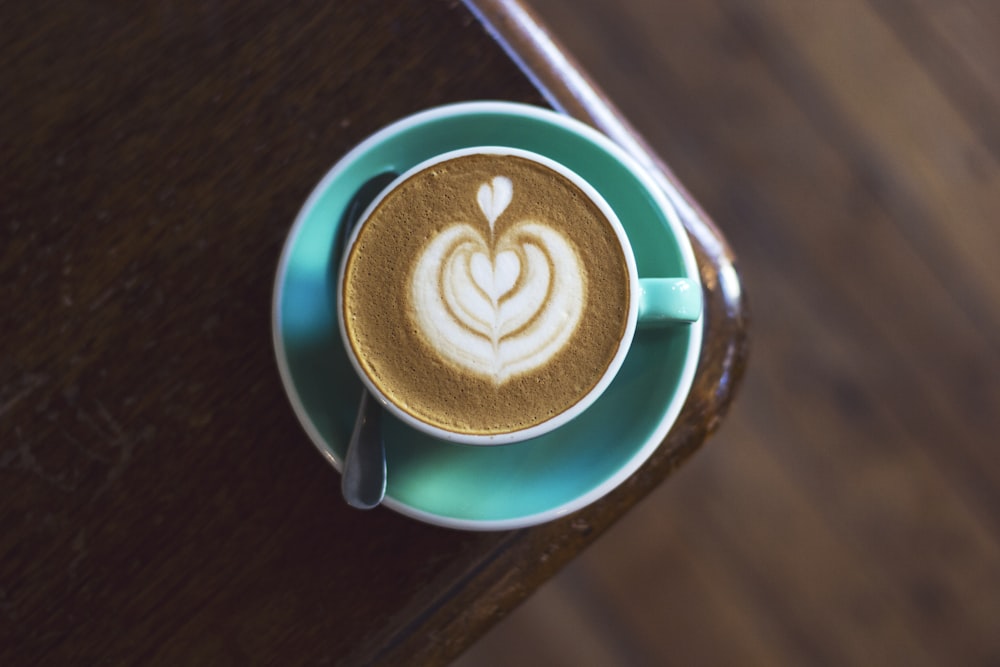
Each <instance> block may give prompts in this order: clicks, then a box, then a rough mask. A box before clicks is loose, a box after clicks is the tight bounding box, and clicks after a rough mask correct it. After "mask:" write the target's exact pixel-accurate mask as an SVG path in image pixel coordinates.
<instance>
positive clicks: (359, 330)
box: [337, 146, 701, 445]
mask: <svg viewBox="0 0 1000 667" xmlns="http://www.w3.org/2000/svg"><path fill="white" fill-rule="evenodd" d="M344 256H345V259H344V261H343V263H342V265H341V271H340V273H339V280H338V288H337V303H338V310H337V315H338V323H339V328H340V333H341V337H342V340H343V343H344V348H345V350H346V352H347V354H348V357H349V358H350V361H351V363H352V365H353V367H354V369H355V371H356V372H357V374H358V377H359V378H360V379H361V381H362V382H363V383H364V384H365V386H366V387H367V389H368V391H369V392H371V394H372V396H374V397H375V399H376V400H378V401H379V402H380V403H382V405H383V406H385V407H386V408H387V409H389V410H390V411H391V412H392V413H393V414H394V415H395V417H396V418H398V419H400V420H401V421H402V422H404V423H405V424H406V425H407V426H409V427H411V428H413V429H416V430H419V431H423V432H425V433H427V434H428V435H430V436H432V437H434V438H439V439H441V440H446V441H451V442H457V443H461V444H465V445H508V444H511V443H515V442H520V441H524V440H531V439H533V438H537V437H539V436H541V435H544V434H546V433H548V432H550V431H553V430H555V429H558V428H560V427H562V426H564V425H565V424H567V423H568V422H570V421H571V420H573V419H575V418H576V417H578V416H579V415H580V414H582V413H583V412H584V411H585V410H587V408H589V407H590V406H591V405H592V404H593V403H594V401H596V400H597V399H598V398H599V397H600V396H601V394H603V393H604V392H605V391H606V390H607V389H608V387H609V386H611V384H612V381H613V380H614V378H615V376H616V375H617V373H618V371H619V369H620V368H621V365H622V363H623V362H624V361H625V358H626V356H627V355H628V351H629V348H630V347H631V345H632V340H633V336H634V333H635V330H636V327H637V325H638V324H643V325H647V326H651V325H658V326H682V325H689V324H690V323H692V322H694V321H695V320H697V319H698V318H699V317H700V315H701V290H700V288H699V285H698V283H697V282H696V281H694V280H692V279H690V278H688V277H640V276H639V272H638V269H637V268H636V263H635V256H634V253H633V250H632V245H631V242H630V240H629V237H628V235H627V233H626V232H625V229H624V228H623V226H622V224H621V222H620V221H619V219H618V215H617V214H616V213H615V211H614V209H613V208H612V207H611V206H610V205H609V204H608V203H607V201H606V200H605V199H604V197H602V196H601V194H600V192H598V191H597V189H596V188H594V187H593V186H592V185H591V184H590V183H588V182H587V181H586V180H584V179H583V178H582V177H580V176H579V175H578V174H576V173H575V172H574V171H573V170H571V169H569V168H568V167H566V166H565V165H562V164H560V163H558V162H556V161H555V160H552V159H551V158H548V157H546V156H544V155H541V154H539V153H536V152H533V151H527V150H524V149H520V148H511V147H504V146H472V147H468V148H461V149H457V150H452V151H448V152H446V153H443V154H440V155H436V156H434V157H432V158H430V159H428V160H425V161H423V162H421V163H420V164H418V165H416V166H414V167H412V168H410V169H408V170H407V171H406V172H405V173H404V174H402V175H400V176H399V177H398V178H396V179H395V180H394V181H393V182H392V183H391V184H389V185H388V186H387V187H386V188H385V189H384V190H383V191H382V192H381V193H380V194H379V195H378V196H377V197H376V198H375V200H374V201H373V202H372V203H371V204H370V205H369V206H368V208H367V210H366V211H365V212H364V213H363V214H362V215H361V218H360V224H358V225H357V226H356V227H354V229H353V231H352V233H351V234H350V236H349V238H348V240H347V243H346V247H345V249H344Z"/></svg>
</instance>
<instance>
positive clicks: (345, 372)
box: [273, 102, 702, 530]
mask: <svg viewBox="0 0 1000 667" xmlns="http://www.w3.org/2000/svg"><path fill="white" fill-rule="evenodd" d="M487 145H492V146H511V147H515V148H521V149H525V150H529V151H534V152H535V153H539V154H541V155H544V156H546V157H549V158H551V159H553V160H556V161H558V162H561V163H562V164H564V165H566V166H567V167H569V168H570V169H572V170H573V171H575V172H576V173H577V174H579V175H580V176H582V177H583V178H584V179H586V180H587V181H589V182H590V183H591V184H592V185H593V186H594V187H595V188H596V189H597V190H598V191H599V192H600V193H601V194H602V195H603V196H604V198H605V199H606V200H607V201H608V203H609V204H610V205H611V206H612V208H614V210H615V212H616V213H617V214H618V216H619V218H620V219H621V222H622V225H623V226H624V227H625V231H626V233H627V234H628V237H629V239H630V241H631V243H632V246H633V250H634V253H635V259H636V264H637V266H638V270H639V276H640V277H675V276H683V277H687V278H692V279H694V280H698V271H697V266H696V264H695V260H694V255H693V253H692V251H691V248H690V245H689V243H688V239H687V236H686V233H685V232H684V229H683V227H682V226H681V224H680V222H679V221H678V219H677V216H676V213H675V212H674V210H673V209H672V207H671V206H670V204H669V203H668V201H667V199H666V197H665V195H664V194H663V193H662V191H660V190H659V189H658V187H657V186H656V185H655V184H654V182H653V181H652V179H650V178H649V177H648V175H646V174H645V172H644V171H643V170H642V169H641V168H640V167H639V166H638V165H637V164H636V163H635V162H634V160H632V159H631V158H630V157H629V156H628V155H627V154H625V152H624V151H622V150H621V149H620V148H619V147H618V146H617V145H616V144H613V143H612V142H611V141H610V140H608V139H607V138H606V137H605V136H604V135H602V134H599V133H598V132H596V131H594V130H593V129H591V128H589V127H587V126H585V125H583V124H581V123H578V122H576V121H574V120H572V119H569V118H567V117H566V116H563V115H560V114H557V113H555V112H552V111H548V110H545V109H540V108H537V107H532V106H526V105H520V104H512V103H506V102H470V103H464V104H456V105H450V106H446V107H438V108H435V109H430V110H428V111H425V112H422V113H419V114H416V115H414V116H410V117H407V118H405V119H403V120H401V121H398V122H397V123H394V124H393V125H390V126H389V127H387V128H385V129H383V130H381V131H380V132H378V133H376V134H374V135H372V136H371V137H369V138H368V139H367V140H366V141H364V142H363V143H362V144H360V145H359V146H357V147H356V148H355V149H354V150H352V151H351V152H350V153H348V154H347V155H346V156H344V157H343V158H342V159H341V160H340V161H339V162H338V163H337V164H336V165H335V166H334V167H333V168H332V169H331V171H330V172H329V173H327V175H326V176H325V177H324V178H323V180H322V181H321V182H320V183H319V185H318V186H317V187H316V189H315V190H314V191H313V193H312V195H311V196H310V197H309V199H308V200H307V201H306V203H305V205H304V206H303V208H302V210H301V212H300V213H299V215H298V217H297V219H296V220H295V223H294V225H293V227H292V229H291V232H290V233H289V236H288V240H287V241H286V244H285V248H284V251H283V253H282V257H281V261H280V265H279V267H278V272H277V277H276V281H275V289H274V312H273V335H274V345H275V353H276V356H277V361H278V368H279V370H280V373H281V378H282V381H283V383H284V386H285V389H286V391H287V393H288V397H289V400H290V401H291V404H292V407H293V409H294V410H295V414H296V415H297V416H298V418H299V420H300V421H301V423H302V425H303V427H304V428H305V430H306V432H307V433H308V435H309V437H310V439H311V440H312V442H313V443H314V444H315V446H316V447H317V448H318V449H319V451H320V452H321V453H322V454H323V455H324V456H325V457H326V458H327V460H329V461H330V462H331V463H332V464H333V465H334V467H336V468H337V469H338V470H340V469H341V462H342V461H343V456H344V453H345V451H346V447H347V440H348V438H349V437H350V434H351V429H352V427H353V423H354V418H355V413H356V411H357V407H358V400H359V398H360V396H361V382H360V380H359V379H358V378H357V376H356V375H355V374H354V371H353V369H352V367H351V364H350V362H349V361H348V359H347V355H346V354H345V352H344V349H343V347H342V344H341V340H340V334H339V331H338V327H337V317H336V304H335V298H336V279H337V271H338V268H339V257H337V256H336V255H337V252H336V251H335V250H334V247H335V245H336V243H337V238H338V228H339V226H340V224H341V223H340V221H341V217H342V215H343V213H344V211H345V208H346V207H347V205H348V203H349V202H350V200H351V199H352V197H353V196H354V194H355V192H356V191H357V190H358V188H360V187H361V186H362V185H363V184H364V183H365V182H366V181H368V179H370V178H371V177H373V176H375V175H377V174H380V173H383V172H386V171H394V172H396V173H402V172H405V171H406V170H407V169H409V168H410V167H412V166H414V165H416V164H419V163H420V162H423V161H424V160H426V159H428V158H430V157H433V156H434V155H437V154H440V153H444V152H446V151H450V150H454V149H458V148H466V147H471V146H487ZM701 339H702V320H699V321H697V322H695V323H694V324H692V325H679V326H672V327H667V328H640V329H639V330H638V331H637V332H636V335H635V338H634V341H633V344H632V347H631V349H630V350H629V353H628V356H627V358H626V360H625V363H624V365H623V366H622V368H621V370H620V371H619V373H618V376H617V377H616V378H615V380H614V382H613V383H612V384H611V386H610V387H609V388H608V390H607V391H606V392H605V393H604V395H602V396H601V397H600V398H599V399H598V400H597V401H596V402H595V403H594V404H593V405H592V406H591V407H590V408H588V409H587V410H586V411H584V412H583V413H582V414H581V415H580V416H579V417H577V418H576V419H575V420H573V421H571V422H570V423H569V424H567V425H565V426H563V427H561V428H559V429H557V430H556V431H553V432H551V433H548V434H546V435H543V436H541V437H538V438H535V439H533V440H528V441H525V442H520V443H516V444H511V445H503V446H471V445H458V444H452V443H447V442H443V441H440V440H436V439H434V438H432V437H430V436H427V435H424V434H421V433H420V432H418V431H415V430H413V429H410V428H409V427H407V426H405V425H403V424H402V423H401V422H399V421H398V420H396V419H395V418H393V417H391V416H390V415H388V414H385V415H384V417H383V418H384V423H383V430H384V435H385V445H386V462H387V468H388V487H387V494H386V499H385V503H384V504H385V505H386V506H387V507H389V508H391V509H393V510H395V511H397V512H400V513H402V514H404V515H407V516H410V517H413V518H415V519H418V520H421V521H426V522H428V523H432V524H436V525H440V526H446V527H451V528H460V529H467V530H469V529H471V530H503V529H511V528H519V527H524V526H529V525H534V524H538V523H542V522H545V521H550V520H552V519H555V518H558V517H560V516H564V515H566V514H568V513H570V512H572V511H575V510H577V509H580V508H581V507H584V506H585V505H587V504H589V503H591V502H593V501H595V500H597V499H598V498H600V497H601V496H603V495H604V494H606V493H608V492H609V491H611V490H612V489H614V488H615V487H616V486H618V485H619V484H621V483H622V482H623V481H625V479H627V478H628V476H629V475H631V474H632V473H633V472H635V470H637V469H638V468H639V466H641V465H642V463H643V462H644V461H645V460H646V459H648V458H649V456H650V455H651V454H652V453H653V451H655V449H656V448H657V447H658V446H659V443H660V442H661V441H662V440H663V438H664V437H665V436H666V434H667V432H668V431H669V430H670V427H671V426H672V425H673V423H674V421H675V420H676V418H677V415H678V414H679V412H680V409H681V407H682V406H683V403H684V400H685V398H686V396H687V394H688V391H689V389H690V387H691V383H692V381H693V378H694V371H695V366H696V365H697V361H698V353H699V350H700V347H701Z"/></svg>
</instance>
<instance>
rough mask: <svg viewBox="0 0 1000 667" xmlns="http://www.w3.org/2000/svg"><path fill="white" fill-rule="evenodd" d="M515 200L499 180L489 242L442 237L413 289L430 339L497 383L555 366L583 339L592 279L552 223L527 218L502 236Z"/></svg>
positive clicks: (468, 234) (462, 232) (491, 193)
mask: <svg viewBox="0 0 1000 667" xmlns="http://www.w3.org/2000/svg"><path fill="white" fill-rule="evenodd" d="M512 198H513V183H512V182H511V180H510V179H509V178H506V177H504V176H497V177H495V178H493V179H492V182H491V183H484V184H482V185H481V186H480V188H479V191H478V193H477V202H478V204H479V209H480V211H481V212H482V213H483V215H484V216H485V218H486V220H487V222H488V223H489V236H486V235H485V234H483V233H482V231H480V229H477V228H476V227H475V226H473V225H472V224H469V223H455V224H453V225H451V226H449V227H446V228H445V229H444V230H443V231H441V232H440V233H439V234H437V235H436V236H435V237H433V238H432V239H431V240H430V242H429V243H428V244H427V245H426V247H424V248H423V250H422V251H421V253H420V255H419V258H418V260H417V262H416V266H415V269H414V271H413V273H412V278H411V283H410V298H411V300H412V304H411V305H412V310H411V312H412V313H413V317H414V320H415V321H416V324H417V326H418V328H419V330H420V333H421V335H422V337H423V339H424V341H425V342H426V343H427V344H428V345H429V346H430V347H431V348H432V349H433V350H434V351H435V352H436V353H437V354H439V355H440V356H441V358H442V359H444V360H446V361H447V362H449V363H451V364H454V365H455V366H457V367H459V368H461V369H463V370H465V371H469V372H472V373H474V374H476V375H479V376H482V377H484V378H489V379H490V380H492V381H493V382H494V383H495V384H498V385H499V384H502V383H504V382H505V381H507V380H509V379H510V378H512V377H515V376H517V375H520V374H523V373H527V372H530V371H532V370H535V369H537V368H540V367H542V366H544V365H545V364H546V363H548V362H549V361H550V360H551V359H552V358H553V357H554V356H555V355H556V354H558V353H559V351H560V350H562V349H563V347H564V346H565V345H566V343H567V342H568V341H569V340H570V338H571V337H572V336H573V333H574V332H575V331H576V329H577V326H578V325H579V323H580V319H581V317H582V315H583V312H584V308H585V306H586V275H585V271H584V268H583V264H582V262H581V260H580V258H579V256H578V254H577V251H576V249H575V248H574V246H573V244H572V243H571V242H570V241H569V240H568V239H567V238H566V237H565V236H564V235H563V234H562V233H561V232H559V231H557V230H555V229H553V228H552V227H551V226H549V225H546V224H544V223H543V222H539V221H535V220H520V221H516V222H514V223H513V224H511V225H509V226H507V227H506V228H505V230H504V231H503V233H502V234H500V235H499V237H496V235H495V234H494V229H495V223H496V221H497V219H498V218H499V217H500V216H501V215H502V214H503V212H504V211H505V210H506V208H507V206H508V205H509V204H510V202H511V200H512Z"/></svg>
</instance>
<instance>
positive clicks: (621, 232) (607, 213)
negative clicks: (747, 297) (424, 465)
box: [337, 145, 640, 446]
mask: <svg viewBox="0 0 1000 667" xmlns="http://www.w3.org/2000/svg"><path fill="white" fill-rule="evenodd" d="M468 155H510V156H514V157H521V158H525V159H528V160H531V161H533V162H536V163H538V164H541V165H543V166H545V167H548V168H549V169H552V170H553V171H555V172H556V173H558V174H560V175H562V176H564V177H565V178H567V179H569V180H570V181H571V182H572V183H573V184H574V185H576V186H577V187H578V188H580V190H581V191H583V193H584V194H585V195H587V197H588V198H589V199H590V200H591V202H593V203H594V205H596V206H597V207H598V209H599V210H600V211H601V213H602V214H603V215H604V217H605V219H606V220H607V221H608V223H609V224H610V226H611V228H612V230H613V231H614V232H615V236H616V238H617V239H618V244H619V248H620V249H621V251H622V258H623V259H624V261H625V266H626V270H627V273H628V282H629V302H628V312H627V315H626V323H625V331H624V332H623V334H622V337H621V339H620V340H619V342H618V348H617V349H616V351H615V354H614V356H613V357H612V359H611V362H610V363H609V364H608V365H607V367H606V368H605V372H604V373H603V375H602V376H601V378H600V380H598V382H597V383H596V384H595V385H594V386H593V387H592V388H591V389H590V391H588V392H587V393H586V394H585V395H584V396H583V397H582V398H581V399H580V400H579V401H577V402H576V403H574V404H573V405H572V406H571V407H570V408H568V409H566V410H564V411H563V412H561V413H559V414H557V415H555V416H553V417H551V418H549V419H547V420H545V421H543V422H541V423H539V424H535V425H533V426H529V427H527V428H523V429H518V430H515V431H508V432H504V433H495V434H470V433H458V432H454V431H449V430H447V429H444V428H441V427H439V426H435V425H433V424H429V423H427V422H425V421H423V420H421V419H419V418H417V417H415V416H414V415H412V414H410V413H409V412H407V411H406V410H404V409H403V408H401V407H400V406H399V405H397V404H396V403H395V402H393V401H392V400H390V399H389V397H388V396H386V395H385V394H384V393H383V392H382V391H381V390H380V389H379V388H378V386H377V385H376V384H375V383H374V382H373V381H372V379H371V378H370V377H369V376H368V374H367V373H366V372H365V370H364V368H363V367H362V365H361V363H360V361H359V360H358V358H357V356H356V354H355V352H354V349H353V347H352V345H351V343H350V340H349V338H348V334H347V326H346V323H345V321H344V308H343V298H342V295H343V293H344V292H343V290H344V274H345V270H346V265H347V262H346V259H347V256H348V255H349V250H350V248H352V247H353V246H354V242H355V241H356V239H357V238H358V236H359V235H360V233H361V230H362V228H363V227H364V226H365V224H366V223H367V221H368V218H369V217H370V216H371V214H372V212H373V211H374V210H375V209H376V207H377V206H378V205H379V204H380V203H381V202H382V200H383V199H385V197H386V196H388V195H389V193H391V192H392V191H393V190H395V189H396V188H397V187H398V186H399V185H400V184H401V183H403V182H404V181H406V180H407V179H409V178H411V177H412V176H414V175H415V174H417V173H419V172H421V171H424V170H425V169H428V168H429V167H432V166H434V165H435V164H439V163H441V162H444V161H447V160H451V159H455V158H459V157H465V156H468ZM639 289H640V288H639V274H638V269H637V267H636V261H635V255H634V253H633V251H632V245H631V242H630V241H629V238H628V235H627V234H626V232H625V228H624V226H623V225H622V223H621V221H620V220H619V218H618V214H617V213H615V210H614V209H613V208H612V207H611V205H610V204H608V202H607V200H605V199H604V197H603V196H602V195H601V193H600V192H598V191H597V189H596V188H594V186H593V185H591V184H590V183H589V182H588V181H586V180H585V179H584V178H583V177H581V176H580V175H579V174H577V173H576V172H574V171H573V170H572V169H570V168H569V167H567V166H565V165H563V164H562V163H560V162H557V161H556V160H553V159H551V158H549V157H547V156H545V155H541V154H539V153H536V152H533V151H528V150H524V149H521V148H513V147H509V146H496V145H485V146H471V147H466V148H459V149H456V150H451V151H447V152H444V153H441V154H439V155H435V156H433V157H431V158H428V159H427V160H424V161H423V162H421V163H420V164H417V165H415V166H413V167H411V168H410V169H408V170H407V171H406V172H404V173H403V174H401V175H400V176H398V177H397V178H396V179H394V180H393V181H392V182H391V183H390V184H389V185H387V186H386V187H385V188H383V190H382V191H381V192H380V193H379V194H378V195H377V196H376V197H375V199H374V200H373V201H372V202H371V203H370V204H369V205H368V206H367V207H366V208H365V210H364V211H363V212H362V214H361V215H360V216H359V222H358V223H357V224H356V225H355V227H354V229H353V230H352V231H351V233H350V234H349V235H348V237H347V241H346V243H345V244H344V250H343V255H342V257H341V258H340V266H339V270H338V274H337V323H338V327H339V329H340V336H341V343H342V345H343V347H344V350H345V352H346V354H347V358H348V360H349V361H350V363H351V366H352V367H353V368H354V371H355V374H356V375H357V376H358V378H359V379H360V380H361V382H362V384H364V386H365V388H366V389H367V390H368V391H369V392H370V393H371V395H372V396H373V397H374V398H375V399H376V400H377V401H378V402H379V403H380V404H381V405H382V406H383V407H384V408H385V409H387V410H388V411H389V412H390V413H392V414H393V416H395V417H396V418H397V419H399V420H401V421H402V422H403V423H404V424H406V425H407V426H409V427H411V428H414V429H416V430H419V431H422V432H423V433H426V434H428V435H430V436H432V437H435V438H438V439H440V440H445V441H448V442H454V443H458V444H465V445H479V446H495V445H506V444H513V443H516V442H523V441H525V440H530V439H532V438H537V437H539V436H542V435H545V434H546V433H550V432H551V431H554V430H556V429H558V428H559V427H561V426H563V425H565V424H567V423H568V422H570V421H571V420H573V419H574V418H575V417H577V416H579V415H580V414H581V413H583V412H584V411H585V410H586V409H587V408H589V407H590V406H591V405H592V404H593V403H594V401H596V400H597V399H598V398H600V396H601V395H602V394H603V393H604V392H605V390H607V388H608V387H609V386H610V385H611V382H612V381H613V380H614V378H615V376H616V375H617V374H618V371H619V370H620V369H621V367H622V364H623V363H624V362H625V358H626V356H627V355H628V351H629V349H630V348H631V345H632V339H633V337H634V334H635V329H636V322H637V319H638V312H639Z"/></svg>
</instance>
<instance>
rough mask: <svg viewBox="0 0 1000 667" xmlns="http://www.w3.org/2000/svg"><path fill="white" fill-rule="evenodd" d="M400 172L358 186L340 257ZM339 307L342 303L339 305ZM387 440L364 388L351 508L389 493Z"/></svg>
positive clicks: (348, 467) (351, 452) (344, 483)
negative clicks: (368, 211) (365, 214)
mask: <svg viewBox="0 0 1000 667" xmlns="http://www.w3.org/2000/svg"><path fill="white" fill-rule="evenodd" d="M396 176H397V174H396V173H394V172H391V171H387V172H384V173H381V174H379V175H378V176H375V177H373V178H371V179H369V180H368V181H367V182H365V184H364V185H362V186H361V187H360V188H358V191H357V192H356V193H355V195H354V197H353V198H352V199H351V201H350V203H349V204H348V206H347V210H346V211H345V212H344V216H343V218H342V219H341V224H340V230H341V231H340V238H339V239H338V244H337V248H336V254H337V255H336V256H337V258H338V259H339V258H341V257H342V256H343V254H344V251H345V250H346V248H347V239H348V237H349V236H350V234H351V232H352V231H353V230H354V227H355V226H356V225H357V224H358V222H359V221H360V219H361V213H362V212H363V211H364V210H365V209H366V208H367V207H368V205H369V204H370V203H371V202H372V200H374V199H375V197H376V196H377V195H378V194H379V193H380V192H381V191H382V190H383V189H384V188H385V187H386V186H387V185H388V184H389V183H391V182H392V181H394V180H395V179H396ZM338 307H339V304H338ZM385 480H386V466H385V442H384V441H383V440H382V406H381V405H380V404H379V402H378V401H377V400H375V399H374V398H373V397H372V396H371V394H369V393H368V390H366V389H362V390H361V403H360V405H358V416H357V418H356V419H355V421H354V430H353V431H352V432H351V439H350V441H349V442H348V443H347V456H345V457H344V470H343V472H342V473H341V479H340V489H341V492H342V493H343V494H344V499H345V500H346V501H347V504H348V505H350V506H351V507H356V508H358V509H363V510H367V509H372V508H373V507H377V506H378V505H379V503H381V502H382V498H383V497H384V496H385Z"/></svg>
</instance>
